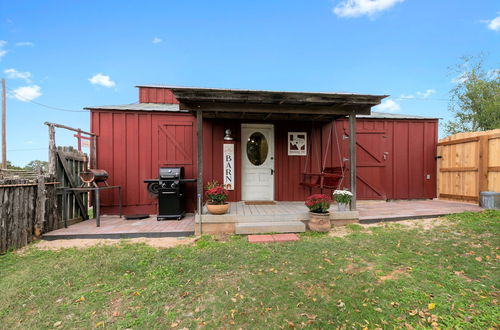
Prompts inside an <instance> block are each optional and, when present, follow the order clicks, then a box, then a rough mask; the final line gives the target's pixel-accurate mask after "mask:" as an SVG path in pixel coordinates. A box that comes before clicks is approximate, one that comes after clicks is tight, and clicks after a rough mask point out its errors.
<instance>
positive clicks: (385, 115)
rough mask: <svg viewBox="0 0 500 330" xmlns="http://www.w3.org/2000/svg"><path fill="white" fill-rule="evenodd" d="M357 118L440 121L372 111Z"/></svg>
mask: <svg viewBox="0 0 500 330" xmlns="http://www.w3.org/2000/svg"><path fill="white" fill-rule="evenodd" d="M356 117H357V118H379V119H421V120H422V119H440V118H436V117H424V116H414V115H404V114H399V113H388V112H378V111H372V113H371V114H370V115H356Z"/></svg>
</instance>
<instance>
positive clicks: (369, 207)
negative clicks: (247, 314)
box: [202, 199, 482, 223]
mask: <svg viewBox="0 0 500 330" xmlns="http://www.w3.org/2000/svg"><path fill="white" fill-rule="evenodd" d="M229 204H230V207H229V211H228V213H226V214H223V215H217V217H227V218H233V217H238V218H239V219H241V218H247V217H252V218H253V219H259V218H261V217H262V218H263V217H269V216H271V217H275V218H277V219H278V218H283V216H292V217H293V218H294V219H298V220H300V219H302V218H307V217H308V211H309V210H308V209H307V207H306V206H305V205H304V203H303V202H276V204H274V205H246V204H245V202H232V203H229ZM336 210H337V206H336V205H332V206H331V207H330V211H331V212H335V211H336ZM481 210H482V208H481V207H479V206H477V205H475V204H470V203H459V202H452V201H445V200H437V199H435V200H410V201H406V200H401V201H390V202H386V201H358V205H357V211H358V212H359V220H360V222H361V223H370V222H378V221H395V220H402V219H414V218H423V217H427V218H429V217H438V216H443V215H447V214H453V213H460V212H464V211H472V212H479V211H481ZM203 215H207V216H208V215H209V214H208V212H207V209H206V207H204V208H203ZM202 221H203V220H202Z"/></svg>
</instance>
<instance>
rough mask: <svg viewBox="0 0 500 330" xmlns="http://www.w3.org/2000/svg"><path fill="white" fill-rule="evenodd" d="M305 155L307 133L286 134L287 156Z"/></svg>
mask: <svg viewBox="0 0 500 330" xmlns="http://www.w3.org/2000/svg"><path fill="white" fill-rule="evenodd" d="M306 155H307V132H288V156H306Z"/></svg>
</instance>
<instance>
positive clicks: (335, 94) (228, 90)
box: [135, 84, 389, 98]
mask: <svg viewBox="0 0 500 330" xmlns="http://www.w3.org/2000/svg"><path fill="white" fill-rule="evenodd" d="M135 87H146V88H166V89H172V90H177V91H180V90H186V91H207V92H210V91H212V92H242V93H257V94H258V93H272V94H280V93H283V94H303V95H315V94H319V95H325V96H328V95H330V96H365V97H375V98H385V97H388V96H389V95H373V94H357V93H349V92H305V91H279V90H265V89H238V88H213V87H191V86H175V85H154V84H153V85H137V86H135Z"/></svg>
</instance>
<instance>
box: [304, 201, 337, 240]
mask: <svg viewBox="0 0 500 330" xmlns="http://www.w3.org/2000/svg"><path fill="white" fill-rule="evenodd" d="M331 203H332V199H331V198H330V196H328V195H325V194H314V195H311V196H309V197H307V199H306V202H305V204H306V206H307V207H308V208H309V229H310V230H312V231H321V232H327V231H329V230H330V228H331V223H330V212H328V209H329V208H330V204H331Z"/></svg>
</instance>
